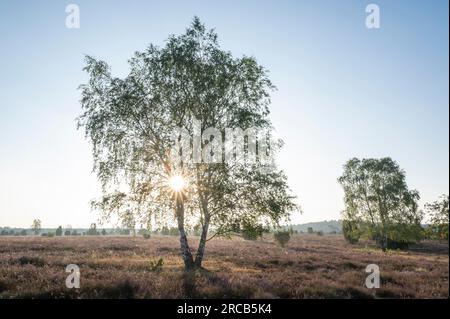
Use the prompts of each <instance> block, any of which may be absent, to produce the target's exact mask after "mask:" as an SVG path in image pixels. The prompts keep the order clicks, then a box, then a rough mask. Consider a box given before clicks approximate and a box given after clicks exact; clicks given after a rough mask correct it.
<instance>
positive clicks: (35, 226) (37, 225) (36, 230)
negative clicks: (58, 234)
mask: <svg viewBox="0 0 450 319" xmlns="http://www.w3.org/2000/svg"><path fill="white" fill-rule="evenodd" d="M31 229H33V231H34V234H35V235H39V232H40V230H41V220H40V219H35V220H33V224H32V225H31Z"/></svg>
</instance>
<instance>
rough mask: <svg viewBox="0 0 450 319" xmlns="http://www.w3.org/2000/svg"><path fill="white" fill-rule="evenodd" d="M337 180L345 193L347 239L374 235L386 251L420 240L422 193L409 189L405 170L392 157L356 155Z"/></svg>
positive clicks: (344, 217) (351, 239)
mask: <svg viewBox="0 0 450 319" xmlns="http://www.w3.org/2000/svg"><path fill="white" fill-rule="evenodd" d="M338 181H339V183H340V184H341V185H342V187H343V189H344V194H345V211H344V213H343V215H344V216H343V219H344V220H345V221H346V223H347V224H346V226H345V227H346V228H347V229H346V230H345V231H344V233H345V234H344V236H346V239H347V240H348V241H350V242H352V241H355V240H356V239H359V238H360V237H366V238H373V239H375V240H376V242H377V243H378V244H379V246H380V247H381V248H382V249H383V250H385V249H387V248H390V246H391V247H394V246H395V247H398V246H402V247H405V246H407V245H408V244H409V243H413V242H416V241H419V240H420V239H421V236H422V227H421V220H422V217H423V216H422V212H421V211H420V210H418V204H417V201H418V200H419V198H420V196H419V193H418V192H417V191H416V190H409V189H408V186H407V184H406V178H405V172H404V171H403V170H401V169H400V167H399V165H398V164H397V163H396V162H395V161H393V160H392V159H391V158H382V159H362V160H360V159H357V158H353V159H351V160H349V161H348V162H347V163H346V164H345V165H344V173H343V175H342V176H341V177H340V178H339V179H338Z"/></svg>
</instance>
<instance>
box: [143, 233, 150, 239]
mask: <svg viewBox="0 0 450 319" xmlns="http://www.w3.org/2000/svg"><path fill="white" fill-rule="evenodd" d="M142 237H144V239H150V237H151V235H150V233H143V234H142Z"/></svg>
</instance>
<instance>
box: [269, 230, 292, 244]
mask: <svg viewBox="0 0 450 319" xmlns="http://www.w3.org/2000/svg"><path fill="white" fill-rule="evenodd" d="M273 237H274V238H275V240H276V241H277V243H278V244H280V246H281V247H284V246H285V245H286V244H287V243H288V242H289V240H290V239H291V232H290V231H286V230H279V231H276V232H275V233H274V234H273Z"/></svg>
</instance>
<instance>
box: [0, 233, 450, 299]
mask: <svg viewBox="0 0 450 319" xmlns="http://www.w3.org/2000/svg"><path fill="white" fill-rule="evenodd" d="M191 241H192V246H194V244H195V239H194V238H192V239H191ZM178 245H179V244H178V239H177V238H176V237H164V236H153V237H152V238H151V239H148V240H145V239H143V238H131V237H59V238H41V237H0V298H186V297H193V298H374V297H375V298H448V296H449V294H448V288H449V286H448V277H449V268H448V261H449V260H448V243H445V244H442V243H441V244H439V243H430V242H427V243H423V244H421V245H420V246H418V247H415V248H413V249H412V250H410V251H407V252H399V251H395V252H393V251H391V252H388V253H383V252H381V251H379V250H377V249H375V248H373V247H372V246H371V245H370V244H359V245H357V246H352V245H348V244H346V243H345V241H344V240H343V238H342V237H341V236H339V235H330V236H322V237H321V236H316V235H296V236H294V237H293V238H292V239H291V241H290V242H289V243H288V244H287V245H286V247H285V248H280V247H279V246H277V245H276V244H275V243H274V241H273V239H272V238H266V239H264V240H259V241H245V240H243V239H241V238H234V239H232V240H226V239H217V240H213V241H211V242H209V243H208V245H207V251H206V256H205V260H204V268H205V270H204V271H201V272H197V273H196V274H195V275H194V276H187V275H185V274H184V272H183V268H182V263H181V260H180V257H179V255H178V251H179V250H178V249H179V248H178V247H179V246H178ZM159 258H163V260H164V266H163V268H162V271H160V272H157V271H153V270H154V269H153V267H152V264H151V261H153V262H156V261H157V260H158V259H159ZM68 264H77V265H78V266H79V267H80V269H81V288H80V289H68V288H66V287H65V279H66V276H67V275H68V274H67V273H65V267H66V266H67V265H68ZM368 264H377V265H379V267H380V271H381V287H380V288H379V289H368V288H366V287H365V285H364V282H365V278H366V276H367V274H366V273H365V268H366V266H367V265H368ZM193 283H195V285H194V284H193Z"/></svg>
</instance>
